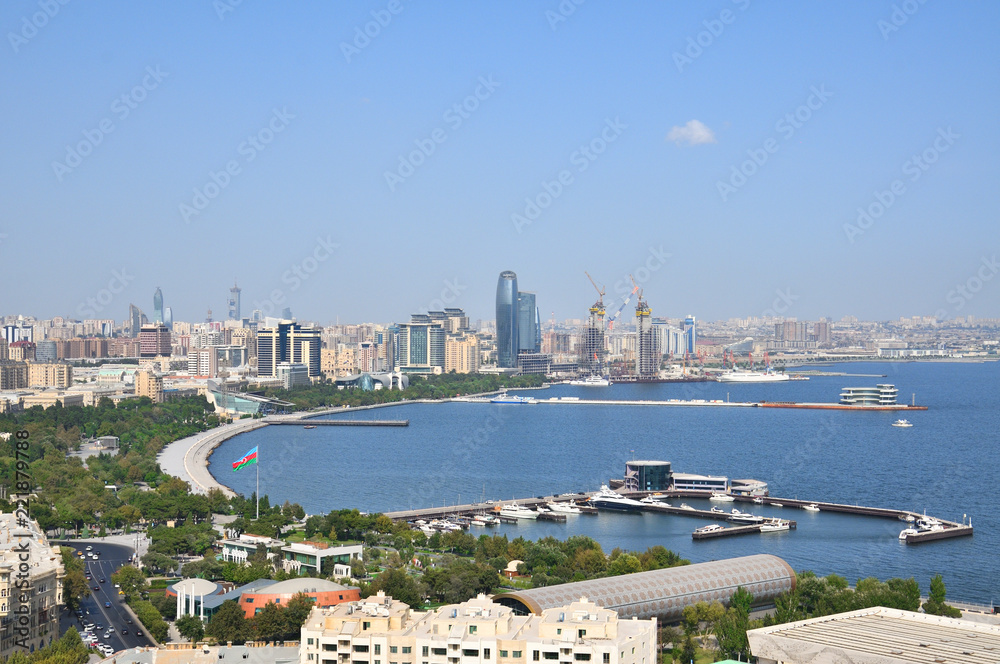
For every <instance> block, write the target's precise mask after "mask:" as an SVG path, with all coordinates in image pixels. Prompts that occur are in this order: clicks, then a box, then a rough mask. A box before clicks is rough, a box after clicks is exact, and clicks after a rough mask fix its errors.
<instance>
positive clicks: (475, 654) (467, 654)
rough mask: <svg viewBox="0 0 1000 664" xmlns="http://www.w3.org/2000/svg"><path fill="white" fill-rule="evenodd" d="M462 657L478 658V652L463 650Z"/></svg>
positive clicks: (469, 649)
mask: <svg viewBox="0 0 1000 664" xmlns="http://www.w3.org/2000/svg"><path fill="white" fill-rule="evenodd" d="M462 657H479V651H478V650H472V649H471V648H463V649H462Z"/></svg>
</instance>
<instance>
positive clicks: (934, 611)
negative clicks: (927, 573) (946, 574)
mask: <svg viewBox="0 0 1000 664" xmlns="http://www.w3.org/2000/svg"><path fill="white" fill-rule="evenodd" d="M944 598H945V587H944V579H943V578H942V577H941V575H940V574H937V575H935V576H934V578H933V579H931V592H930V595H929V597H928V598H927V601H926V602H924V612H925V613H929V614H931V615H934V616H948V617H949V618H961V617H962V612H961V611H960V610H958V609H956V608H955V607H953V606H949V605H948V604H945V601H944Z"/></svg>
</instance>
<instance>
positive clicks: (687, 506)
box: [681, 503, 694, 510]
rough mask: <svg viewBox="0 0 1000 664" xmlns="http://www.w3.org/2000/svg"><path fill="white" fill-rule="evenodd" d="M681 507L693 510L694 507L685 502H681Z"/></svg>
mask: <svg viewBox="0 0 1000 664" xmlns="http://www.w3.org/2000/svg"><path fill="white" fill-rule="evenodd" d="M681 509H682V510H694V508H693V507H691V506H690V505H688V504H687V503H681Z"/></svg>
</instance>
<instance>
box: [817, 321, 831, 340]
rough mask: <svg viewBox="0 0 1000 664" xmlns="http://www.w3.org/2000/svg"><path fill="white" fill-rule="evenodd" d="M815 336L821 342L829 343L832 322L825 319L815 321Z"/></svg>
mask: <svg viewBox="0 0 1000 664" xmlns="http://www.w3.org/2000/svg"><path fill="white" fill-rule="evenodd" d="M813 338H814V339H815V340H816V341H817V342H818V343H821V344H825V343H829V341H830V323H829V322H827V321H825V320H821V321H819V322H816V323H813Z"/></svg>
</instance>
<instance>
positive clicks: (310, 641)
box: [309, 636, 313, 645]
mask: <svg viewBox="0 0 1000 664" xmlns="http://www.w3.org/2000/svg"><path fill="white" fill-rule="evenodd" d="M312 644H313V640H312V637H311V636H310V637H309V645H312Z"/></svg>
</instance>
